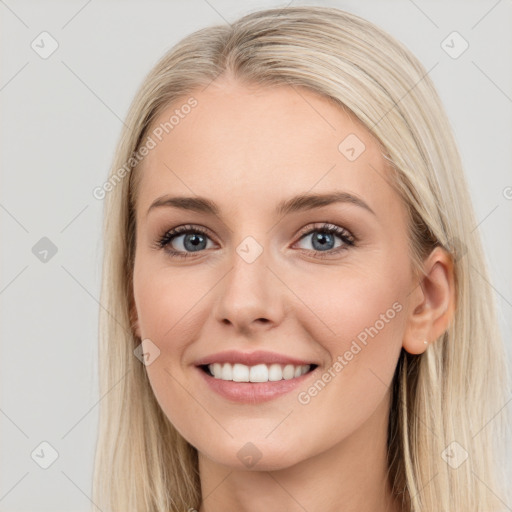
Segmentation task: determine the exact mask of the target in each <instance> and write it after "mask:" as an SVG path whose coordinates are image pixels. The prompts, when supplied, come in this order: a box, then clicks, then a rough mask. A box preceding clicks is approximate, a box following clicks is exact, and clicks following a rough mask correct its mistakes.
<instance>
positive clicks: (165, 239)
mask: <svg viewBox="0 0 512 512" xmlns="http://www.w3.org/2000/svg"><path fill="white" fill-rule="evenodd" d="M316 232H323V233H328V234H334V235H337V236H338V237H339V238H341V240H342V241H343V244H344V245H341V246H340V247H337V248H336V249H331V250H328V251H315V250H314V249H312V250H308V249H301V250H302V251H306V252H315V253H317V254H316V255H315V257H316V258H320V259H321V258H327V257H330V256H332V255H335V254H338V253H340V252H342V251H346V250H347V249H348V248H349V247H353V246H355V245H356V244H355V242H356V238H355V237H354V236H353V235H351V234H350V233H349V231H347V230H346V229H344V228H341V227H339V226H336V225H335V224H329V223H324V224H323V225H322V226H315V227H313V228H311V229H309V231H306V232H304V233H302V234H301V235H300V236H299V239H298V241H300V240H302V239H303V238H305V237H306V236H308V235H311V234H312V233H316ZM191 233H194V234H197V233H200V234H201V235H204V236H206V237H208V238H210V237H209V236H208V231H207V230H206V229H204V228H202V227H200V226H192V225H185V226H178V227H177V228H174V229H171V230H169V231H166V232H165V233H164V234H163V235H162V236H161V237H160V238H159V239H158V240H157V242H156V244H155V247H156V248H157V249H166V251H167V252H168V253H169V255H170V256H171V257H173V258H174V257H176V258H183V259H185V258H188V257H190V256H192V255H193V252H184V251H176V250H174V249H169V248H168V247H167V246H168V245H169V244H170V243H171V242H172V241H173V240H174V238H176V237H177V236H179V235H183V234H191ZM198 252H204V251H198Z"/></svg>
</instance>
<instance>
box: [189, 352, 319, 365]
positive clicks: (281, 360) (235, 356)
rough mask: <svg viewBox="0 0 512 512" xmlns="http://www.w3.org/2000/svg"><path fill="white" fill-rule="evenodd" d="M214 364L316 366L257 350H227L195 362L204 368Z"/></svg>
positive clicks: (308, 362)
mask: <svg viewBox="0 0 512 512" xmlns="http://www.w3.org/2000/svg"><path fill="white" fill-rule="evenodd" d="M213 363H231V364H235V363H240V364H244V365H246V366H254V365H257V364H272V363H277V364H285V365H286V364H293V365H294V366H300V365H304V364H315V363H313V362H312V361H305V360H302V359H297V358H295V357H290V356H286V355H283V354H277V353H275V352H267V351H265V350H257V351H255V352H240V351H238V350H226V351H224V352H217V353H216V354H212V355H210V356H206V357H203V358H201V359H198V360H197V361H195V363H194V364H195V365H196V366H204V365H209V364H213Z"/></svg>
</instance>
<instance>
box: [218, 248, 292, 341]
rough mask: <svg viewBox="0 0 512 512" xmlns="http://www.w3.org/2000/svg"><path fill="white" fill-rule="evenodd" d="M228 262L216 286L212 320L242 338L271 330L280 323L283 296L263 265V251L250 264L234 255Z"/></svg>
mask: <svg viewBox="0 0 512 512" xmlns="http://www.w3.org/2000/svg"><path fill="white" fill-rule="evenodd" d="M232 261H233V265H232V268H231V270H230V271H229V272H228V273H227V275H226V276H225V277H224V279H222V281H221V283H219V286H217V287H216V289H217V294H218V297H217V300H216V301H215V306H214V315H215V318H216V319H217V321H219V322H221V323H222V324H224V325H227V326H231V327H232V328H233V329H235V330H236V331H237V332H238V333H243V334H244V335H250V334H254V333H256V332H259V331H262V330H269V329H272V328H273V327H275V326H276V325H278V324H279V323H280V322H281V321H282V317H283V311H284V307H283V302H284V300H285V297H283V293H282V292H283V290H282V284H281V283H280V281H279V279H277V278H276V276H275V275H274V272H273V271H272V270H271V269H270V268H269V267H268V266H267V263H268V260H267V254H266V252H265V250H263V252H262V253H261V254H260V255H259V257H258V258H257V259H256V260H255V261H252V262H249V261H246V260H245V259H244V258H243V257H241V256H240V255H239V254H238V253H236V252H234V253H233V258H232Z"/></svg>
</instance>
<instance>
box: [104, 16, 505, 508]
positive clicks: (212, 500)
mask: <svg viewBox="0 0 512 512" xmlns="http://www.w3.org/2000/svg"><path fill="white" fill-rule="evenodd" d="M126 125H127V126H128V128H126V129H125V131H124V133H123V134H122V138H121V141H120V143H119V147H118V150H117V154H116V157H115V161H114V163H113V166H112V172H111V175H110V178H109V181H108V183H109V189H108V195H107V197H106V201H107V203H106V210H105V238H104V244H105V256H104V258H105V259H104V274H103V288H102V301H101V302H102V304H103V306H104V307H105V310H104V311H102V312H101V314H102V317H101V333H100V334H101V336H100V375H101V389H102V396H103V395H104V398H103V400H102V402H101V407H102V409H101V412H100V419H101V421H100V430H99V439H98V444H97V453H96V466H95V467H96V471H95V485H94V494H95V495H94V502H95V504H96V505H98V506H99V507H101V508H103V509H106V510H115V511H132V510H133V511H137V512H139V511H148V512H149V511H162V512H163V511H169V510H172V511H180V512H181V511H185V510H199V511H200V512H217V511H228V510H244V511H259V510H287V511H295V510H310V511H313V510H324V511H338V510H358V511H359V512H361V511H368V512H369V511H377V510H379V511H384V510H386V511H390V512H391V511H393V512H396V511H414V512H417V511H420V510H421V511H436V512H439V511H450V512H455V511H460V512H468V511H470V510H471V511H484V510H485V511H491V510H492V511H496V510H502V509H503V508H500V507H503V502H502V499H500V495H501V496H503V494H502V493H503V492H504V490H503V489H502V482H501V481H500V479H499V478H498V477H499V475H498V471H496V469H497V468H496V467H495V465H496V463H495V458H494V454H495V453H497V452H496V451H495V444H496V439H497V433H499V432H500V428H502V427H503V425H504V423H503V418H504V414H501V415H498V414H497V413H498V411H499V410H500V408H502V407H503V405H504V404H505V402H506V400H507V397H506V394H505V386H504V385H505V383H506V377H507V374H506V367H505V365H504V350H503V345H502V342H501V340H500V337H499V330H498V327H497V322H496V318H495V313H494V306H493V296H492V291H491V289H490V288H489V286H488V285H487V284H486V283H485V279H481V278H480V276H484V277H485V276H486V275H487V270H486V268H485V262H484V256H483V253H482V247H481V242H480V240H479V237H478V232H477V231H476V230H474V229H473V227H474V226H475V225H476V221H475V218H474V213H473V209H472V206H471V202H470V198H469V194H468V189H467V186H466V182H465V178H464V174H463V170H462V165H461V161H460V158H459V155H458V152H457V149H456V146H455V143H454V140H453V136H452V134H451V131H450V128H449V124H448V120H447V118H446V115H445V113H444V110H443V108H442V105H441V103H440V101H439V98H438V96H437V94H436V92H435V89H434V86H433V84H432V82H431V81H430V79H429V77H428V75H427V73H426V71H425V70H424V68H423V66H422V65H421V64H420V63H419V62H418V60H417V59H416V58H415V57H414V56H412V55H411V54H410V52H409V51H408V50H407V49H405V48H404V47H403V46H402V45H401V44H400V43H398V42H397V41H395V40H394V39H393V38H391V37H390V36H389V35H387V34H386V33H384V32H383V31H381V30H380V29H378V28H377V27H375V26H374V25H372V24H370V23H369V22H367V21H365V20H363V19H361V18H359V17H357V16H354V15H352V14H349V13H346V12H343V11H340V10H337V9H333V8H322V7H293V8H292V7H290V8H285V9H270V10H265V11H260V12H256V13H252V14H249V15H247V16H245V17H243V18H241V19H240V20H238V21H237V22H235V23H233V24H232V25H231V26H229V27H228V26H218V27H211V28H206V29H203V30H200V31H198V32H196V33H194V34H192V35H190V36H188V37H187V38H185V39H184V40H183V41H181V43H179V44H178V45H177V46H176V47H175V48H173V49H172V50H171V51H170V52H169V53H168V54H167V55H165V56H164V57H163V58H162V59H161V61H160V62H159V63H158V64H157V65H156V66H155V67H154V69H153V70H152V71H151V72H150V74H149V75H148V77H147V78H146V79H145V81H144V83H143V84H142V86H141V88H140V90H139V91H138V93H137V95H136V97H135V100H134V101H133V104H132V107H131V109H130V112H129V115H128V119H127V123H126ZM478 274H480V275H478ZM490 368H492V371H490Z"/></svg>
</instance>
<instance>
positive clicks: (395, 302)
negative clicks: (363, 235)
mask: <svg viewBox="0 0 512 512" xmlns="http://www.w3.org/2000/svg"><path fill="white" fill-rule="evenodd" d="M405 290H406V277H405V276H403V275H402V276H401V275H400V274H397V273H396V272H394V271H393V269H392V268H384V267H377V266H374V267H373V270H372V271H368V270H367V269H366V270H365V271H361V270H360V269H359V270H358V269H355V268H352V269H350V270H348V271H347V270H344V271H343V272H340V273H339V274H338V275H336V274H332V273H331V275H327V274H326V276H325V277H322V276H319V275H318V274H317V275H314V276H313V275H311V276H309V277H303V278H302V279H301V284H300V285H298V286H296V287H295V288H294V291H296V292H297V295H298V296H300V297H305V298H306V300H305V303H306V304H307V305H308V306H310V308H311V310H309V311H306V310H304V312H303V315H301V318H308V319H309V320H308V323H307V329H308V331H309V334H310V336H311V337H312V339H314V340H315V341H316V342H318V343H320V344H321V345H322V346H323V348H324V350H325V351H326V352H327V353H328V355H329V357H330V360H331V361H330V363H328V366H327V368H324V369H323V379H322V382H321V383H319V385H318V386H316V387H315V389H305V390H302V391H303V392H305V395H303V398H304V400H303V401H302V402H301V403H305V402H308V400H309V401H311V402H313V401H317V402H318V405H319V409H321V408H322V407H329V404H330V405H331V406H332V403H333V402H334V401H336V403H339V404H341V403H342V402H343V404H344V407H343V410H345V411H346V410H351V408H352V407H355V409H354V410H358V411H360V412H361V413H362V414H363V409H365V408H368V409H371V407H372V403H373V404H374V405H376V404H377V403H379V401H380V400H381V399H382V397H383V396H384V394H385V392H386V391H387V387H388V386H389V384H390V383H391V380H392V378H393V374H394V371H395V368H396V363H397V360H398V357H399V355H400V351H401V347H402V338H403V332H404V330H405V310H406V309H405V296H406V294H405ZM312 312H313V313H314V314H312ZM304 325H306V324H304ZM331 383H332V384H331ZM324 384H325V387H323V385H324ZM324 389H325V390H326V391H324ZM317 396H318V399H317ZM340 400H341V402H340ZM363 403H364V404H366V405H365V407H361V404H363ZM345 407H346V408H345Z"/></svg>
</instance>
